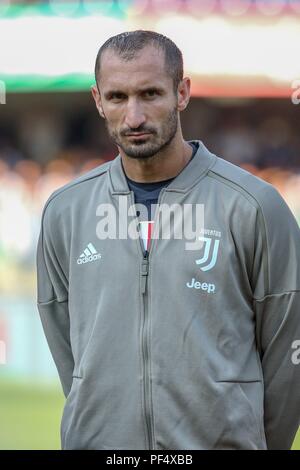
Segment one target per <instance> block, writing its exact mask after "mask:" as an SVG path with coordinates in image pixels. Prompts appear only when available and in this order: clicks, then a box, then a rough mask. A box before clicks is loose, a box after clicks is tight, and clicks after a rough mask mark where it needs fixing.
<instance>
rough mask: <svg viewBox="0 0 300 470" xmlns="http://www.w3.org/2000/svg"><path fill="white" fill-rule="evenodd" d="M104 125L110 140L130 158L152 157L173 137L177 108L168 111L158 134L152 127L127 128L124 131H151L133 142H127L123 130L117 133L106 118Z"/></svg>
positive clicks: (166, 145) (175, 127)
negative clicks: (142, 138)
mask: <svg viewBox="0 0 300 470" xmlns="http://www.w3.org/2000/svg"><path fill="white" fill-rule="evenodd" d="M105 126H106V129H107V132H108V134H109V136H110V138H111V139H112V141H113V142H114V143H115V144H116V145H117V146H118V147H120V148H121V149H122V150H123V152H124V153H125V154H126V155H127V156H128V157H130V158H135V159H145V158H151V157H154V156H155V155H156V154H159V153H161V151H162V150H164V149H165V148H166V147H168V146H169V145H170V143H171V142H172V140H173V139H174V137H175V135H176V132H177V128H178V112H177V108H174V109H173V110H172V111H170V113H169V116H168V117H167V119H166V120H165V121H164V123H163V125H162V127H161V130H160V132H159V135H157V130H156V129H153V128H146V127H145V128H140V129H131V130H130V129H128V130H126V133H129V132H130V131H132V132H143V131H145V132H152V134H151V135H150V137H148V138H147V139H145V140H139V141H136V142H134V143H127V142H126V136H124V133H123V132H124V131H123V132H122V133H118V132H116V131H114V130H112V129H111V128H110V127H109V124H108V122H107V120H106V119H105Z"/></svg>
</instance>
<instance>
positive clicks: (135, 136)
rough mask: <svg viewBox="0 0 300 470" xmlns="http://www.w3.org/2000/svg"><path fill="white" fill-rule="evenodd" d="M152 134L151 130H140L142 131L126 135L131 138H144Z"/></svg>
mask: <svg viewBox="0 0 300 470" xmlns="http://www.w3.org/2000/svg"><path fill="white" fill-rule="evenodd" d="M149 135H151V133H150V132H140V133H135V134H134V133H133V134H127V135H126V137H128V138H129V139H144V138H145V137H148V136H149Z"/></svg>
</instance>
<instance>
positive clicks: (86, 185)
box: [43, 161, 112, 217]
mask: <svg viewBox="0 0 300 470" xmlns="http://www.w3.org/2000/svg"><path fill="white" fill-rule="evenodd" d="M111 163H112V161H109V162H106V163H103V164H102V165H99V166H97V167H96V168H94V169H93V170H90V171H88V172H87V173H84V174H83V175H80V176H79V177H77V178H74V179H73V180H72V181H70V182H69V183H67V184H65V185H64V186H62V187H60V188H58V189H56V190H55V191H54V192H53V193H52V194H51V195H50V196H49V198H48V199H47V201H46V203H45V205H44V209H43V217H44V216H45V214H47V216H49V215H50V213H52V212H55V209H56V208H58V209H59V211H61V210H62V209H63V208H64V207H70V204H71V203H72V204H74V203H75V202H76V200H77V199H78V200H79V199H80V198H81V197H82V194H83V193H85V192H86V191H88V192H89V191H91V190H92V188H93V186H94V185H95V184H99V181H100V183H101V180H103V181H104V179H105V175H106V174H107V172H108V170H109V168H110V165H111Z"/></svg>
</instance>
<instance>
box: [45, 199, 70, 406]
mask: <svg viewBox="0 0 300 470" xmlns="http://www.w3.org/2000/svg"><path fill="white" fill-rule="evenodd" d="M46 207H47V206H45V209H44V212H43V216H42V223H41V230H40V235H39V240H38V246H37V255H36V263H37V306H38V311H39V315H40V319H41V322H42V326H43V330H44V333H45V336H46V339H47V342H48V346H49V349H50V352H51V354H52V357H53V359H54V362H55V364H56V367H57V371H58V374H59V378H60V381H61V384H62V388H63V392H64V395H65V396H66V397H67V395H68V394H69V392H70V389H71V384H72V374H73V369H74V360H73V355H72V348H71V342H70V319H69V310H68V282H67V277H66V275H65V273H64V272H63V269H62V267H61V265H60V263H59V260H58V257H57V256H56V252H55V248H54V243H53V241H52V239H53V234H51V229H50V228H51V225H52V226H53V221H51V220H50V221H49V222H48V223H47V220H48V219H49V216H48V213H47V209H46ZM51 222H52V224H51ZM54 226H55V224H54ZM56 229H57V227H56Z"/></svg>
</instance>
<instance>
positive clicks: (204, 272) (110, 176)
mask: <svg viewBox="0 0 300 470" xmlns="http://www.w3.org/2000/svg"><path fill="white" fill-rule="evenodd" d="M195 142H198V144H199V149H198V152H197V153H196V155H195V157H194V158H193V159H192V160H191V161H190V162H189V163H188V164H187V166H186V167H185V168H184V169H183V170H182V171H181V172H180V173H179V175H178V176H177V177H176V178H175V179H174V180H173V181H172V182H171V183H170V184H169V186H167V187H166V188H164V189H163V190H162V192H161V194H160V198H159V203H160V204H163V203H165V204H170V205H171V204H179V205H180V206H181V207H183V206H184V205H185V204H192V205H195V204H204V223H205V225H204V227H203V230H202V231H201V233H200V234H199V236H200V235H201V234H202V242H203V243H202V248H200V249H199V250H198V251H195V250H187V249H186V245H185V241H186V240H184V239H179V238H178V239H175V237H174V238H170V239H167V238H165V239H164V238H158V237H157V238H155V237H154V239H153V240H152V243H151V247H150V250H149V256H148V257H147V256H144V253H143V250H142V243H141V240H140V239H138V238H135V239H134V238H133V237H125V236H123V237H121V236H118V237H112V236H111V237H110V238H104V237H103V236H102V237H101V236H99V234H100V228H99V227H100V225H99V223H100V224H101V221H103V217H102V218H101V214H102V215H103V211H102V209H101V207H102V206H101V207H100V205H103V204H107V205H108V206H109V207H110V208H112V209H113V210H112V212H111V214H113V212H114V211H115V212H114V213H115V214H117V215H118V216H124V214H120V211H121V209H120V208H123V209H124V207H125V204H127V207H130V206H131V205H132V204H133V202H134V199H133V193H132V192H130V191H129V189H128V185H127V182H126V178H125V175H124V172H123V168H122V163H121V157H120V156H119V155H118V156H117V157H116V158H115V160H113V161H112V162H108V163H105V164H104V165H101V166H99V167H97V168H96V169H94V170H92V171H90V172H88V173H86V174H85V175H83V176H81V177H79V178H77V179H75V180H74V181H72V182H71V183H69V184H67V185H65V186H64V187H62V188H60V189H58V190H57V191H55V192H54V193H53V194H52V195H51V196H50V198H49V199H48V201H47V203H46V205H45V208H44V211H43V216H42V228H41V233H40V238H39V244H38V252H37V268H38V310H39V314H40V317H41V321H42V324H43V328H44V332H45V335H46V338H47V341H48V344H49V348H50V350H51V353H52V355H53V358H54V361H55V363H56V366H57V369H58V373H59V376H60V380H61V383H62V387H63V391H64V394H65V396H66V403H65V407H64V411H63V416H62V423H61V445H62V449H138V450H140V449H179V450H184V449H190V450H191V449H289V448H290V447H291V445H292V442H293V439H294V436H295V433H296V431H297V428H298V426H299V418H300V364H299V363H300V230H299V228H298V225H297V223H296V221H295V218H294V217H293V215H292V214H291V212H290V210H289V209H288V207H287V205H286V204H285V202H284V201H283V199H282V197H281V196H280V195H279V193H278V192H277V191H276V190H275V189H274V188H273V187H272V186H271V185H269V184H267V183H266V182H264V181H262V180H261V179H259V178H257V177H255V176H253V175H251V174H250V173H248V172H247V171H244V170H242V169H240V168H238V167H237V166H235V165H232V164H230V163H228V162H226V161H224V160H223V159H221V158H218V157H217V156H215V155H214V154H212V153H210V152H209V151H208V150H207V149H206V147H205V146H204V145H203V143H202V142H201V141H195ZM108 206H107V207H108ZM123 209H122V210H123ZM107 210H108V211H109V210H110V209H107ZM123 212H124V210H123ZM158 214H159V212H157V214H156V221H157V220H158ZM129 218H130V221H131V223H136V224H137V223H138V222H136V217H133V216H131V215H130V214H126V218H125V219H126V220H127V221H128V219H129ZM121 219H122V217H121ZM125 219H124V218H123V219H122V220H123V222H124V220H125ZM110 220H112V216H111V219H110ZM132 221H133V222H132ZM156 221H155V223H154V226H155V224H156ZM123 222H122V223H123ZM157 225H159V224H157ZM102 232H103V230H102ZM102 232H101V233H102ZM100 235H101V234H100Z"/></svg>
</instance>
